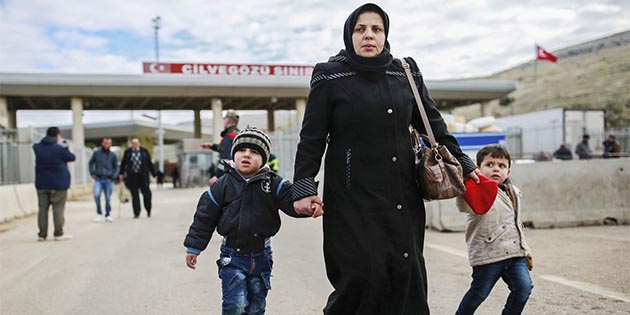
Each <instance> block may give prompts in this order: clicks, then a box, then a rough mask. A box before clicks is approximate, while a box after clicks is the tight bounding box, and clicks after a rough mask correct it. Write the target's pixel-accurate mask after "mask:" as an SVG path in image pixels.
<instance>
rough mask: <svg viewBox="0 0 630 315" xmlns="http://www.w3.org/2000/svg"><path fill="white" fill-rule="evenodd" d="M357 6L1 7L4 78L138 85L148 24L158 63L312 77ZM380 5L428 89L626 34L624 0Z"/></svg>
mask: <svg viewBox="0 0 630 315" xmlns="http://www.w3.org/2000/svg"><path fill="white" fill-rule="evenodd" d="M363 3H365V2H364V1H336V0H325V1H296V0H264V1H260V0H231V1H201V0H182V1H159V0H139V1H138V0H90V1H85V0H58V1H50V0H0V72H53V73H59V72H63V73H117V74H140V73H141V72H142V61H154V60H155V49H154V47H155V46H154V45H155V42H154V30H153V28H152V23H151V19H152V18H153V17H155V16H160V17H161V28H160V31H159V42H160V44H159V47H160V61H163V62H207V63H263V64H267V63H269V64H304V65H313V64H315V63H317V62H320V61H324V60H326V59H327V58H328V57H329V56H330V55H333V54H336V53H337V51H338V50H339V49H341V48H343V40H342V27H343V23H344V21H345V19H346V17H347V16H348V14H349V13H350V12H351V11H352V10H354V9H355V8H356V7H357V6H359V5H360V4H363ZM376 3H377V4H379V5H380V6H381V7H382V8H383V9H384V10H385V11H386V12H387V13H388V14H389V17H390V21H391V26H390V35H389V42H390V44H391V48H392V53H393V54H394V56H397V57H403V56H413V57H414V58H415V59H416V60H417V61H419V64H420V67H421V69H422V71H423V73H424V75H425V77H426V78H427V79H428V80H439V79H456V78H465V77H475V76H484V75H489V74H492V73H495V72H498V71H501V70H505V69H507V68H510V67H512V66H515V65H518V64H520V63H523V62H526V61H528V60H531V59H532V58H533V57H534V56H535V51H534V44H535V43H538V44H540V45H541V46H543V47H544V48H545V49H547V50H548V51H553V50H556V49H560V48H563V47H566V46H570V45H574V44H578V43H581V42H585V41H588V40H592V39H595V38H599V37H603V36H606V35H610V34H613V33H617V32H621V31H624V30H628V29H630V18H629V17H630V1H628V0H576V1H547V0H521V1H504V0H452V1H444V0H417V1H409V0H386V1H377V2H376ZM68 115H69V114H68ZM191 115H192V114H191ZM23 116H24V115H21V114H20V113H19V116H18V120H21V119H24V117H23ZM68 117H69V116H68Z"/></svg>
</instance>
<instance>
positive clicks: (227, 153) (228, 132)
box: [201, 109, 239, 185]
mask: <svg viewBox="0 0 630 315" xmlns="http://www.w3.org/2000/svg"><path fill="white" fill-rule="evenodd" d="M238 120H239V115H238V113H237V112H236V111H235V110H233V109H230V110H228V111H227V113H225V116H224V117H223V128H224V129H223V131H222V132H221V142H220V143H218V144H217V143H215V144H212V143H202V144H201V147H202V148H206V149H211V150H213V151H215V152H219V163H217V165H219V167H218V169H217V171H216V173H215V175H213V176H212V177H210V179H209V183H210V185H212V184H214V182H216V181H217V179H219V177H221V175H223V173H224V170H222V169H221V166H220V165H221V163H220V162H221V160H231V159H232V151H231V150H232V142H234V138H235V137H236V135H237V134H238V132H239V130H238Z"/></svg>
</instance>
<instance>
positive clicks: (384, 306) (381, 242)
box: [294, 58, 475, 315]
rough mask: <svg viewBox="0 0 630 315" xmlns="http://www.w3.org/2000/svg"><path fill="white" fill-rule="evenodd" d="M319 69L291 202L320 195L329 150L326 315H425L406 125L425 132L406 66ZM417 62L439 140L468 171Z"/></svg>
mask: <svg viewBox="0 0 630 315" xmlns="http://www.w3.org/2000/svg"><path fill="white" fill-rule="evenodd" d="M342 59H343V58H340V62H327V63H320V64H317V65H316V66H315V69H314V71H313V78H312V80H311V91H310V94H309V97H308V102H307V106H306V112H305V116H304V122H303V125H302V131H301V133H300V143H299V145H298V150H297V156H296V161H295V177H294V179H295V180H294V182H295V184H294V199H296V200H297V199H300V198H302V197H305V196H308V195H313V194H314V193H316V190H315V185H314V183H313V178H314V177H315V175H316V174H317V173H318V171H319V168H320V163H321V157H322V155H323V153H324V149H325V148H326V146H328V149H327V151H326V163H325V176H324V211H325V214H324V216H323V226H324V256H325V261H326V270H327V274H328V278H329V280H330V282H331V284H332V285H333V287H334V288H335V292H333V293H332V294H331V296H330V297H329V302H328V305H327V307H326V310H325V312H326V313H327V314H362V315H364V314H427V313H428V305H427V302H426V301H427V297H426V296H427V281H426V271H425V264H424V258H423V254H422V251H423V244H424V230H425V210H424V204H423V202H422V196H421V195H420V194H419V189H418V187H417V184H416V181H415V179H414V158H413V155H412V151H411V138H410V136H409V129H408V127H409V124H412V125H413V126H414V127H416V129H418V130H419V131H420V132H421V133H425V128H424V126H423V125H422V122H421V118H420V113H419V111H418V109H417V107H416V104H415V101H414V97H413V94H412V91H411V88H410V86H409V83H408V81H407V78H406V77H405V73H404V70H403V68H402V65H401V63H400V61H399V60H395V61H394V62H393V63H392V64H391V66H390V67H389V70H388V71H387V72H386V75H384V76H381V77H380V78H376V79H374V78H373V79H366V78H365V77H363V76H360V75H357V74H356V73H355V71H354V70H353V69H352V68H351V67H350V65H349V64H348V63H347V62H343V60H342ZM408 61H409V62H410V64H411V66H412V69H413V73H414V77H415V79H416V80H417V81H416V83H417V86H418V88H419V91H420V93H421V97H422V99H423V102H424V103H425V109H426V112H427V114H428V117H429V120H430V123H431V127H432V128H433V132H434V134H435V137H436V138H437V141H438V142H439V143H440V144H444V145H446V146H447V147H448V148H449V150H450V152H451V153H452V154H453V155H455V156H456V157H457V158H458V159H459V160H460V162H461V163H462V165H463V167H464V173H465V174H467V173H469V172H471V171H472V170H474V169H475V164H474V163H473V162H472V160H470V158H468V156H467V155H465V154H464V153H463V152H462V151H461V149H460V148H459V144H458V143H457V140H456V139H455V138H454V137H453V136H451V135H450V134H449V133H448V131H447V129H446V124H445V123H444V121H443V119H442V117H441V115H440V113H439V112H438V110H437V109H436V108H435V106H434V102H433V100H432V99H431V98H430V96H429V92H428V90H427V88H426V86H425V85H424V82H423V78H422V75H421V74H420V71H419V69H418V67H417V65H416V63H415V61H413V60H411V59H408Z"/></svg>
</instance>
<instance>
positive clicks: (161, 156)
mask: <svg viewBox="0 0 630 315" xmlns="http://www.w3.org/2000/svg"><path fill="white" fill-rule="evenodd" d="M151 21H152V22H153V29H155V62H156V63H159V62H160V45H159V41H158V31H159V30H160V21H161V18H160V16H156V17H154V18H153V19H152V20H151ZM157 124H158V130H157V134H158V160H159V163H158V170H159V171H160V172H161V173H164V130H163V129H162V111H161V110H158V117H157Z"/></svg>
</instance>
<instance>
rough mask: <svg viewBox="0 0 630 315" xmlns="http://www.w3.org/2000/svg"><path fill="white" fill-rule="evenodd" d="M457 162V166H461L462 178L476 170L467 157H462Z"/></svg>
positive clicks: (473, 163)
mask: <svg viewBox="0 0 630 315" xmlns="http://www.w3.org/2000/svg"><path fill="white" fill-rule="evenodd" d="M458 161H459V164H461V165H462V172H463V173H464V174H463V175H464V176H466V175H468V174H469V173H470V172H472V171H474V170H475V169H476V168H477V165H476V164H475V162H473V161H472V159H471V158H470V157H469V156H468V155H463V156H462V157H460V158H459V159H458Z"/></svg>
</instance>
